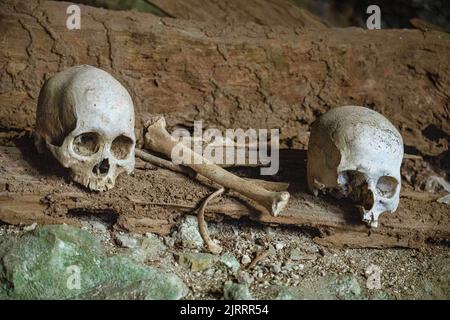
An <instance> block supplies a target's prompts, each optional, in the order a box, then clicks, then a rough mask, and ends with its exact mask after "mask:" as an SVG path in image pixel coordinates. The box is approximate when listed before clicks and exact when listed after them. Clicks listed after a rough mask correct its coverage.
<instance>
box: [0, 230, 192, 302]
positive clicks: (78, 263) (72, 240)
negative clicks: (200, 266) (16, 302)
mask: <svg viewBox="0 0 450 320" xmlns="http://www.w3.org/2000/svg"><path fill="white" fill-rule="evenodd" d="M186 294H187V288H186V286H185V285H184V283H183V282H182V281H181V280H180V279H179V278H178V277H177V276H175V275H172V274H168V273H166V272H163V271H161V270H158V269H155V268H152V267H148V266H146V265H144V264H139V263H136V262H134V261H133V260H131V259H129V258H128V257H125V256H120V255H113V256H108V255H107V254H106V253H105V251H104V249H103V247H102V246H101V245H100V243H99V242H98V241H97V239H95V238H94V237H93V236H92V235H91V234H90V233H89V232H87V231H84V230H81V229H78V228H75V227H71V226H67V225H54V226H44V227H38V228H36V230H34V231H32V232H29V233H26V234H24V235H23V236H22V237H20V238H19V239H16V240H14V241H12V240H11V241H6V242H4V243H2V245H1V246H0V296H7V297H8V298H10V299H130V298H133V299H180V298H182V297H183V296H185V295H186Z"/></svg>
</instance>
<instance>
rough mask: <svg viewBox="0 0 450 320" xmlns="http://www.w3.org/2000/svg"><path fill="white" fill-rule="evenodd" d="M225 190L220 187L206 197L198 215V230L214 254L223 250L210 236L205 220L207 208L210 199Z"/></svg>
mask: <svg viewBox="0 0 450 320" xmlns="http://www.w3.org/2000/svg"><path fill="white" fill-rule="evenodd" d="M224 191H225V189H224V188H220V189H218V190H216V191H215V192H213V193H211V194H210V195H209V196H208V197H207V198H206V199H205V201H203V203H202V205H201V206H200V208H199V209H198V215H197V220H198V231H199V232H200V235H201V237H202V239H203V241H204V242H205V245H206V248H207V249H208V251H209V252H211V253H212V254H220V253H221V252H222V247H221V246H219V245H218V244H216V243H215V242H214V241H212V240H211V238H210V237H209V234H208V228H207V227H206V222H205V208H206V206H207V205H208V203H209V201H211V200H212V199H214V198H215V197H217V196H219V195H221V194H222V193H223V192H224Z"/></svg>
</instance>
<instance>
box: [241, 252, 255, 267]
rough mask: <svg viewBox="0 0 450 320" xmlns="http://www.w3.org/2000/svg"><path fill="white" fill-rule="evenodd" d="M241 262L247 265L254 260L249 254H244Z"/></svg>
mask: <svg viewBox="0 0 450 320" xmlns="http://www.w3.org/2000/svg"><path fill="white" fill-rule="evenodd" d="M241 262H242V264H244V265H246V264H249V263H250V262H252V259H251V258H250V257H249V256H248V255H247V254H244V255H243V256H242V258H241Z"/></svg>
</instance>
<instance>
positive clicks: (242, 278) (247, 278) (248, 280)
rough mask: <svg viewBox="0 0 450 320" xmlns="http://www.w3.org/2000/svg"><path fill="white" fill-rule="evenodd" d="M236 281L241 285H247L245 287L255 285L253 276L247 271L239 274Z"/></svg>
mask: <svg viewBox="0 0 450 320" xmlns="http://www.w3.org/2000/svg"><path fill="white" fill-rule="evenodd" d="M236 280H237V281H238V282H239V283H241V284H245V285H248V286H249V285H251V284H252V283H253V278H252V276H251V275H250V274H249V273H248V272H246V271H240V272H238V273H237V275H236Z"/></svg>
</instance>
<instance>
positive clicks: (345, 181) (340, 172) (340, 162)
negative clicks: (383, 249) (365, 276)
mask: <svg viewBox="0 0 450 320" xmlns="http://www.w3.org/2000/svg"><path fill="white" fill-rule="evenodd" d="M402 158H403V140H402V136H401V135H400V133H399V132H398V131H397V129H396V128H395V127H394V126H393V125H392V124H391V123H390V122H389V121H388V120H387V119H386V118H385V117H383V116H382V115H381V114H379V113H378V112H375V111H373V110H370V109H368V108H364V107H356V106H346V107H339V108H334V109H331V110H330V111H328V112H327V113H325V114H324V115H322V116H321V117H320V118H319V119H318V120H317V121H316V122H315V123H314V124H313V126H312V128H311V135H310V139H309V146H308V165H307V175H308V187H309V189H310V190H311V191H312V192H313V193H314V194H315V195H317V194H318V191H319V190H322V191H324V192H330V193H331V194H332V195H334V196H337V197H349V198H350V199H352V200H353V201H355V202H357V203H358V204H359V205H360V206H358V208H360V210H361V211H362V214H363V220H364V221H365V222H367V223H368V224H369V225H370V226H372V227H377V225H378V217H379V216H380V214H382V213H383V212H386V211H389V212H394V211H395V210H396V209H397V206H398V203H399V199H400V187H401V178H400V166H401V163H402Z"/></svg>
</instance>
